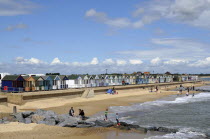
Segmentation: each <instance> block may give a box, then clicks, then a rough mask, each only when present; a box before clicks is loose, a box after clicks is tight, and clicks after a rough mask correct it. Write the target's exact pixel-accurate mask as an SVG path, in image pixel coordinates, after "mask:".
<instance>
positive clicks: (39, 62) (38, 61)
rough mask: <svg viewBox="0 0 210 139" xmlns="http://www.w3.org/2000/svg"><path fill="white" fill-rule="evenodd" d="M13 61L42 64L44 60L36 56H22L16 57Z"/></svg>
mask: <svg viewBox="0 0 210 139" xmlns="http://www.w3.org/2000/svg"><path fill="white" fill-rule="evenodd" d="M15 61H16V63H17V64H44V63H45V62H43V61H41V60H39V59H37V58H33V57H32V58H30V59H24V58H23V57H16V58H15Z"/></svg>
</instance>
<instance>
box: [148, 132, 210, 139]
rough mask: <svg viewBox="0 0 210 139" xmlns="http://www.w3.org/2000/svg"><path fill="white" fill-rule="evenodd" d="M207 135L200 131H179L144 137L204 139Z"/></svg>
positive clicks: (153, 138)
mask: <svg viewBox="0 0 210 139" xmlns="http://www.w3.org/2000/svg"><path fill="white" fill-rule="evenodd" d="M206 138H207V136H206V135H205V134H204V133H201V132H192V131H179V132H176V133H170V134H166V135H163V136H160V135H158V136H152V137H149V138H146V139H206Z"/></svg>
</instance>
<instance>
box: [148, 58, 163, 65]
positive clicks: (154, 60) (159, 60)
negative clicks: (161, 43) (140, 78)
mask: <svg viewBox="0 0 210 139" xmlns="http://www.w3.org/2000/svg"><path fill="white" fill-rule="evenodd" d="M150 63H151V64H152V65H159V64H160V63H161V59H160V58H159V57H156V58H154V59H152V60H151V61H150Z"/></svg>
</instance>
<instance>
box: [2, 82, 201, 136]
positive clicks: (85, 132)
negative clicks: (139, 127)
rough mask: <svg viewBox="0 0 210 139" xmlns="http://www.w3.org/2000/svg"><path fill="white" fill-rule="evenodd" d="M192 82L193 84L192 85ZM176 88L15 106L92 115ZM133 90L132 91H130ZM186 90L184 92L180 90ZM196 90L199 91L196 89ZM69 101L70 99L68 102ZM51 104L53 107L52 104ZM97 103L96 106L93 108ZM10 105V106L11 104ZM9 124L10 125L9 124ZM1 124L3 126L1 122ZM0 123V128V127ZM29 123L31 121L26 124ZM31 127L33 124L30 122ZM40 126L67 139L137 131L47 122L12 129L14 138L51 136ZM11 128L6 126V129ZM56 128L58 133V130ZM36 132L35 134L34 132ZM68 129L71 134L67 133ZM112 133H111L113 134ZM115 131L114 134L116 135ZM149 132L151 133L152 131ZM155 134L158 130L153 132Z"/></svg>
mask: <svg viewBox="0 0 210 139" xmlns="http://www.w3.org/2000/svg"><path fill="white" fill-rule="evenodd" d="M191 85H192V84H186V85H184V86H191ZM193 85H194V84H193ZM195 86H203V84H201V83H199V84H195ZM175 87H176V85H175V86H170V87H167V88H165V87H162V89H160V91H161V92H162V93H155V92H151V93H149V90H148V89H131V90H119V91H118V92H119V94H118V95H109V94H100V95H96V96H95V97H94V98H88V99H84V98H79V99H76V98H75V99H74V100H72V99H68V97H63V98H49V99H41V100H39V101H37V100H33V101H29V102H27V103H26V104H24V105H23V106H20V107H18V110H19V111H25V110H35V109H37V108H43V109H45V110H53V111H54V112H56V113H58V114H63V113H68V111H69V109H70V107H71V106H73V107H74V109H75V111H76V115H77V110H78V109H79V108H81V109H84V110H85V113H86V115H87V116H91V115H94V114H96V113H98V112H102V111H105V109H106V108H108V107H110V106H129V105H132V104H134V103H143V102H148V101H154V100H158V99H160V98H164V97H167V96H170V95H174V94H177V91H166V90H172V89H174V88H175ZM131 93H132V94H131ZM183 93H185V92H183ZM197 93H199V92H197ZM70 100H72V101H70ZM56 101H61V102H62V104H54V105H53V104H52V103H53V102H56ZM32 105H36V107H34V106H33V107H31V106H32ZM52 106H54V107H52ZM96 106H97V107H96ZM10 108H11V106H10ZM9 125H10V124H9ZM1 126H2V125H1ZM1 126H0V129H1ZM13 126H15V127H16V128H17V129H18V128H20V125H19V124H15V125H13ZM29 126H30V124H29ZM32 126H34V125H32ZM43 128H47V129H48V130H47V131H45V132H47V133H51V134H53V136H57V137H59V138H67V137H68V136H69V135H71V136H73V137H74V138H91V139H92V138H104V136H110V134H111V135H112V136H117V134H119V135H120V134H122V135H124V136H126V135H127V134H133V135H134V134H135V133H136V131H121V130H119V129H114V128H99V129H95V128H89V129H84V128H83V129H80V128H79V129H78V128H77V129H75V128H64V127H53V126H47V125H36V126H34V127H33V128H32V130H31V131H24V130H22V129H19V130H18V131H16V132H14V135H16V134H18V136H17V135H16V136H17V138H18V137H19V138H24V136H23V135H22V136H21V135H19V134H20V133H26V134H27V135H28V136H30V137H32V138H38V137H36V135H35V133H37V134H39V135H40V137H41V138H50V136H47V135H46V134H45V133H44V131H43V130H42V129H43ZM9 129H10V127H8V130H9ZM57 130H59V131H60V132H62V133H60V132H58V131H57ZM33 132H35V133H33ZM69 132H70V133H69ZM0 134H2V135H5V138H6V137H7V136H8V137H9V135H10V133H9V132H6V131H4V132H2V131H0ZM113 134H114V135H113ZM115 134H116V135H115ZM151 134H152V133H151ZM154 134H155V135H156V134H158V133H154ZM138 136H139V137H142V138H144V137H145V136H146V134H144V133H140V134H139V133H138Z"/></svg>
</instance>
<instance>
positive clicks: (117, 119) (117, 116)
mask: <svg viewBox="0 0 210 139" xmlns="http://www.w3.org/2000/svg"><path fill="white" fill-rule="evenodd" d="M116 121H117V126H119V125H120V122H119V115H118V113H116Z"/></svg>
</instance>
